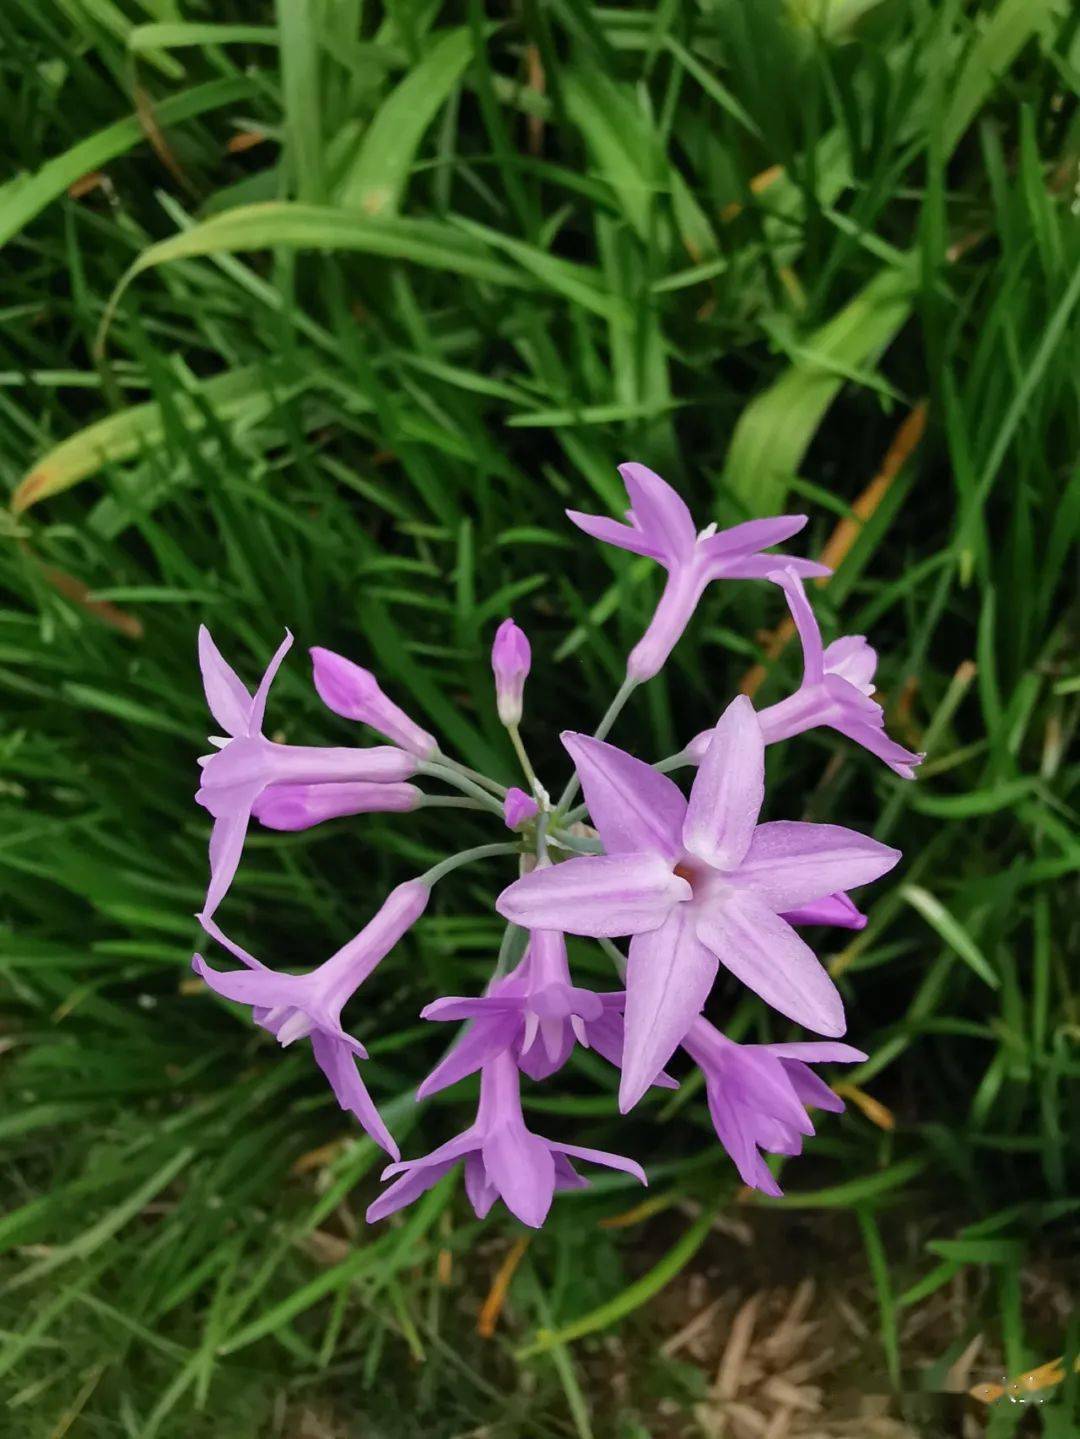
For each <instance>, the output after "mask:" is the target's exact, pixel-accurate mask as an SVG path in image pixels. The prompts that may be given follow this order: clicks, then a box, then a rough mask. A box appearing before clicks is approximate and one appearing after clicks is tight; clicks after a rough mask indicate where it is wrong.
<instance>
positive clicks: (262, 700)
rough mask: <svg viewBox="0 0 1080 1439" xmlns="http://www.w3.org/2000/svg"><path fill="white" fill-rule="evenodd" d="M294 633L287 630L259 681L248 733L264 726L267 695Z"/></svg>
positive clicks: (252, 705) (289, 647)
mask: <svg viewBox="0 0 1080 1439" xmlns="http://www.w3.org/2000/svg"><path fill="white" fill-rule="evenodd" d="M292 641H293V637H292V633H291V631H289V630H286V631H285V638H284V639H283V640H282V641H281V643H280V644H279V645H278V647H277V649H276V650H275V651H274V653H273V655H272V656H271V659H270V663H269V664H268V665H267V666H266V673H265V674H264V675H263V677H262V679H261V680H260V681H259V688H258V689H257V690H256V691H255V698H254V700H253V701H252V704H251V714H250V715H249V717H248V734H258V733H259V732H260V731H261V730H262V727H263V716H264V715H265V714H266V697H267V695H268V694H269V693H270V686H271V685H272V684H273V683H274V676H275V675H276V674H277V672H278V670H279V669H280V667H281V661H282V660H283V659H284V658H285V656H286V655H287V654H288V653H289V651H290V649H292Z"/></svg>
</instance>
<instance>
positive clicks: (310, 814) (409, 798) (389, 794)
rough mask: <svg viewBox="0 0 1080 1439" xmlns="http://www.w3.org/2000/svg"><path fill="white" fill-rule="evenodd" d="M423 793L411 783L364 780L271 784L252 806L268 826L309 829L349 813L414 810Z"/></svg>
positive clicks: (256, 814)
mask: <svg viewBox="0 0 1080 1439" xmlns="http://www.w3.org/2000/svg"><path fill="white" fill-rule="evenodd" d="M422 799H423V795H422V794H421V792H420V790H418V789H417V788H416V786H415V785H414V784H393V783H390V784H378V783H374V784H370V783H367V782H366V781H364V780H355V781H345V782H343V783H341V784H272V785H270V787H269V788H268V789H265V790H263V792H262V794H261V795H260V796H259V798H258V799H257V800H256V801H255V803H254V804H253V805H252V807H251V812H252V814H253V815H254V816H255V818H256V819H257V820H258V821H259V823H260V824H262V825H265V826H266V828H267V829H289V830H297V829H311V827H312V826H313V825H316V824H321V823H322V822H323V820H326V819H339V818H340V817H341V816H342V815H348V814H373V813H375V812H377V811H378V812H388V811H389V812H393V813H397V814H403V813H405V812H406V811H408V810H411V809H415V808H416V807H417V805H418V804H419V803H420V801H421V800H422Z"/></svg>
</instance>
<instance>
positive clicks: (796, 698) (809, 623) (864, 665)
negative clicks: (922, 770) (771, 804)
mask: <svg viewBox="0 0 1080 1439" xmlns="http://www.w3.org/2000/svg"><path fill="white" fill-rule="evenodd" d="M769 579H771V580H773V581H774V582H775V583H776V584H778V585H779V586H780V587H781V589H782V590H783V591H784V595H785V597H786V599H787V602H788V609H789V610H790V611H791V618H792V619H793V620H794V621H795V628H796V630H797V631H798V634H799V640H800V642H801V644H802V652H803V678H802V683H801V684H800V686H799V688H798V689H797V690H796V691H795V693H794V694H793V695H789V696H788V698H787V699H785V700H780V702H779V703H778V704H774V705H769V706H768V708H767V709H763V710H762V711H761V712H760V713H759V714H758V722H759V724H760V725H761V732H762V734H763V735H764V736H765V743H766V744H776V742H777V741H778V740H784V739H790V738H791V737H792V735H797V734H804V733H805V732H806V731H807V730H811V729H817V728H818V727H819V726H822V725H824V726H828V727H829V728H830V729H834V730H837V731H838V732H839V733H840V734H842V735H846V736H847V738H848V739H850V740H854V742H855V743H856V744H858V745H861V746H862V747H863V749H866V750H869V751H870V753H871V754H874V755H877V757H878V759H880V760H883V761H884V762H885V764H887V765H888V766H889V768H890V769H891V770H892V771H893V772H894V773H895V774H898V775H899V776H900V777H901V778H902V779H914V778H915V767H916V765H919V764H921V763H922V761H923V759H924V756H923V755H921V754H916V753H915V752H914V751H913V750H909V749H905V748H904V746H903V745H901V744H897V743H896V741H895V740H892V739H890V738H889V736H888V735H887V734H886V733H885V711H884V710H883V709H882V708H881V706H880V705H879V704H878V703H877V701H876V700H874V699H873V698H872V696H873V693H874V672H875V671H876V669H877V652H876V650H874V649H873V647H872V646H871V645H869V644H868V643H867V642H866V638H865V636H863V635H843V636H842V637H841V638H840V639H836V640H833V642H832V644H830V645H826V646H823V645H822V643H821V629H820V627H819V625H818V622H817V618H816V617H815V615H814V611H813V609H812V608H811V605H810V602H809V600H808V599H807V598H806V589H805V587H804V586H803V582H802V580H801V579H800V578H799V575H798V572H797V571H796V570H795V569H793V568H792V566H790V565H786V566H784V568H783V569H777V570H776V571H774V572H773V573H772V574H770V575H769ZM710 736H711V731H709V730H705V731H704V733H702V734H699V735H697V736H695V738H694V739H692V740H691V741H690V744H689V745H688V746H687V754H688V755H689V757H690V758H691V759H693V760H695V761H700V759H701V758H702V756H703V755H704V753H705V751H706V749H707V748H708V746H709V740H710Z"/></svg>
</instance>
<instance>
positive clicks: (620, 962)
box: [600, 939, 626, 979]
mask: <svg viewBox="0 0 1080 1439" xmlns="http://www.w3.org/2000/svg"><path fill="white" fill-rule="evenodd" d="M600 948H601V949H602V950H603V951H604V952H605V954H606V955H607V957H608V958H609V959H610V960H611V962H612V964H613V965H614V966H615V968H616V969H617V970H618V972H619V978H620V979H625V978H626V955H625V954H623V952H622V950H621V949H617V948H616V946H615V945H613V944H612V942H611V940H610V939H601V940H600Z"/></svg>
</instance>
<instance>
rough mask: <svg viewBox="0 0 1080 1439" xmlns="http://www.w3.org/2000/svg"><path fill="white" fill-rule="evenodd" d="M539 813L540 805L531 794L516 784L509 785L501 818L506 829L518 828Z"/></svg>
mask: <svg viewBox="0 0 1080 1439" xmlns="http://www.w3.org/2000/svg"><path fill="white" fill-rule="evenodd" d="M539 813H540V806H539V805H538V804H537V803H536V801H535V800H534V799H533V797H532V795H531V794H526V793H525V791H524V790H523V789H518V787H517V785H511V786H510V788H509V789H508V790H507V791H506V798H505V799H504V800H503V819H504V820H505V821H506V827H507V829H519V828H520V827H521V826H522V825H523V824H526V823H527V822H528V821H529V820H530V819H535V818H536V816H537V815H538V814H539Z"/></svg>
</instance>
